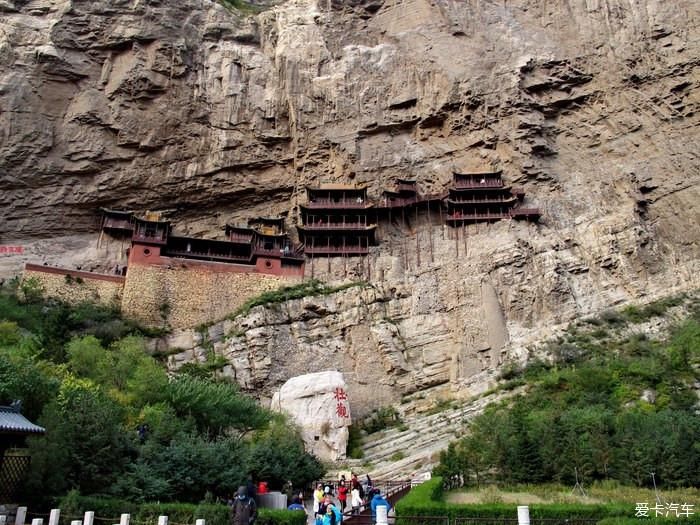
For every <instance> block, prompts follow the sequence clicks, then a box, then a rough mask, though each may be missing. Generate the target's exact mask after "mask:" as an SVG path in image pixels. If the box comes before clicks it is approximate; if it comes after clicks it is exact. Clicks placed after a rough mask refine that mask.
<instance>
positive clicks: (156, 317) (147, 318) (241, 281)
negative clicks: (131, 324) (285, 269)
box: [122, 261, 290, 328]
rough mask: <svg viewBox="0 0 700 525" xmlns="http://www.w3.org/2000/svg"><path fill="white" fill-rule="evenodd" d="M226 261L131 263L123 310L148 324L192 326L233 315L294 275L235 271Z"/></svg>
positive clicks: (285, 282)
mask: <svg viewBox="0 0 700 525" xmlns="http://www.w3.org/2000/svg"><path fill="white" fill-rule="evenodd" d="M225 266H226V265H220V264H211V265H207V264H206V263H199V264H198V263H194V262H191V261H188V262H187V263H179V264H178V263H173V264H172V265H169V266H155V265H139V264H130V265H129V271H128V272H127V276H126V283H125V285H124V297H123V300H122V313H123V314H124V315H125V316H126V317H129V318H131V319H135V320H137V321H139V322H141V323H143V324H145V325H148V326H162V327H169V328H191V327H195V326H197V325H200V324H206V323H210V322H212V321H214V320H219V319H223V318H224V317H226V316H227V315H230V314H231V313H232V312H234V311H235V310H236V309H237V308H238V307H240V306H241V305H242V304H243V303H244V302H245V301H247V300H248V299H250V298H251V297H254V296H256V295H259V294H260V293H262V292H265V291H269V290H275V289H277V288H279V287H280V286H282V285H289V284H290V279H289V278H282V277H276V276H272V275H262V274H254V273H234V272H232V271H230V270H227V269H226V268H225Z"/></svg>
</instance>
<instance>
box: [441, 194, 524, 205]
mask: <svg viewBox="0 0 700 525" xmlns="http://www.w3.org/2000/svg"><path fill="white" fill-rule="evenodd" d="M447 200H448V201H449V202H456V203H458V204H471V203H474V204H477V203H482V202H494V203H497V202H511V201H514V200H515V196H514V195H508V196H507V197H505V196H496V197H484V198H481V199H476V198H474V199H447Z"/></svg>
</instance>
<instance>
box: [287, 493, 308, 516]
mask: <svg viewBox="0 0 700 525" xmlns="http://www.w3.org/2000/svg"><path fill="white" fill-rule="evenodd" d="M287 510H302V511H304V514H306V509H305V508H304V505H302V503H301V498H300V497H299V496H294V498H292V504H291V505H289V507H287Z"/></svg>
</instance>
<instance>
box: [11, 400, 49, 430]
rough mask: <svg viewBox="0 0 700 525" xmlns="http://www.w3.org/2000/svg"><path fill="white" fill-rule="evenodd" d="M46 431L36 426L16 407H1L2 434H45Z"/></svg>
mask: <svg viewBox="0 0 700 525" xmlns="http://www.w3.org/2000/svg"><path fill="white" fill-rule="evenodd" d="M45 433H46V429H45V428H43V427H40V426H39V425H35V424H34V423H32V422H31V421H29V420H28V419H27V418H26V417H24V416H23V415H22V414H20V413H19V410H18V409H17V408H15V407H6V406H0V434H45Z"/></svg>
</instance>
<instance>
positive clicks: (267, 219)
mask: <svg viewBox="0 0 700 525" xmlns="http://www.w3.org/2000/svg"><path fill="white" fill-rule="evenodd" d="M256 222H262V223H273V224H276V223H284V217H252V218H250V219H248V224H255V223H256Z"/></svg>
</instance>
